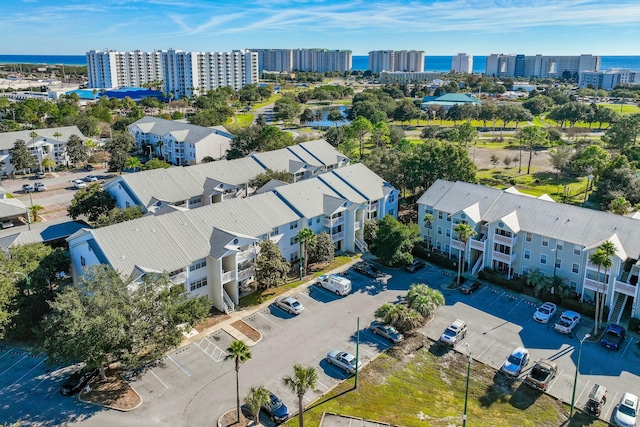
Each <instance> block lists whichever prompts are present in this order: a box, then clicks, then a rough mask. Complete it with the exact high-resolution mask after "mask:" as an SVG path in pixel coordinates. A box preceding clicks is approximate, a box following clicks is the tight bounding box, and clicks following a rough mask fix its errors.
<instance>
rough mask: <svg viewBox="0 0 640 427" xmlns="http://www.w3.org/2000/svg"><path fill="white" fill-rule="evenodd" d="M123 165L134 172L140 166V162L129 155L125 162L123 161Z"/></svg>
mask: <svg viewBox="0 0 640 427" xmlns="http://www.w3.org/2000/svg"><path fill="white" fill-rule="evenodd" d="M125 166H126V167H127V168H129V169H133V171H134V172H136V169H139V168H140V167H142V162H141V161H140V159H139V158H137V157H129V158H128V159H127V162H126V163H125Z"/></svg>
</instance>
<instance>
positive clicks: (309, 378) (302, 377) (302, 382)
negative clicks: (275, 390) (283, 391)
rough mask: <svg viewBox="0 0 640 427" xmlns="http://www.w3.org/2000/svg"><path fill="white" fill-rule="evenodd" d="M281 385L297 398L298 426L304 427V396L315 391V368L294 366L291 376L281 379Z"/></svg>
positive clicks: (316, 375) (316, 377) (316, 376)
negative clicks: (310, 391)
mask: <svg viewBox="0 0 640 427" xmlns="http://www.w3.org/2000/svg"><path fill="white" fill-rule="evenodd" d="M282 384H284V386H285V387H288V388H289V390H291V392H292V393H294V394H295V395H296V396H297V397H298V425H299V426H300V427H304V400H303V399H304V395H305V394H307V392H308V391H309V390H315V389H316V386H317V384H318V372H317V371H316V370H315V368H312V367H307V366H302V365H299V364H295V365H293V375H288V376H286V377H284V378H282Z"/></svg>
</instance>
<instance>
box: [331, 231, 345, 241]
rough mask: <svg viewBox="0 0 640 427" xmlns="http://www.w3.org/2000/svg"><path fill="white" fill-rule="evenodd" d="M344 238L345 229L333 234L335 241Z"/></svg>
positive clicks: (332, 237) (332, 238)
mask: <svg viewBox="0 0 640 427" xmlns="http://www.w3.org/2000/svg"><path fill="white" fill-rule="evenodd" d="M342 239H344V231H341V232H339V233H335V234H332V235H331V240H333V241H334V242H337V241H340V240H342Z"/></svg>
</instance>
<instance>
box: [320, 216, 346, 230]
mask: <svg viewBox="0 0 640 427" xmlns="http://www.w3.org/2000/svg"><path fill="white" fill-rule="evenodd" d="M340 224H344V217H343V216H340V217H337V218H325V219H324V226H325V227H333V226H334V225H340Z"/></svg>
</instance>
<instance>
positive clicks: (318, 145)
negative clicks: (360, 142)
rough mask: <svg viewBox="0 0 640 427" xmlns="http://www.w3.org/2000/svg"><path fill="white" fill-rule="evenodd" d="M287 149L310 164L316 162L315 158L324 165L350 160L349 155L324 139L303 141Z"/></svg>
mask: <svg viewBox="0 0 640 427" xmlns="http://www.w3.org/2000/svg"><path fill="white" fill-rule="evenodd" d="M287 149H288V150H290V151H291V152H292V153H294V154H295V155H296V156H297V157H298V158H300V160H302V161H303V162H305V163H308V164H310V165H313V164H314V163H313V160H316V161H317V162H319V163H320V164H321V165H324V166H329V165H335V164H338V163H340V162H349V161H350V160H349V158H348V157H347V156H345V155H344V154H342V153H341V152H340V151H338V150H337V149H336V148H335V147H334V146H333V145H331V144H329V143H328V142H327V141H326V140H324V139H316V140H313V141H307V142H301V143H300V144H297V145H292V146H291V147H287Z"/></svg>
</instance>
